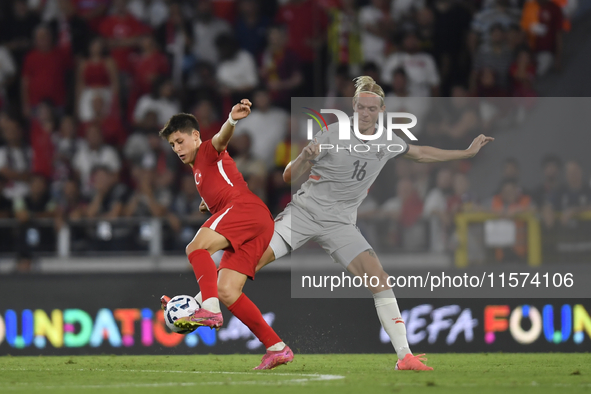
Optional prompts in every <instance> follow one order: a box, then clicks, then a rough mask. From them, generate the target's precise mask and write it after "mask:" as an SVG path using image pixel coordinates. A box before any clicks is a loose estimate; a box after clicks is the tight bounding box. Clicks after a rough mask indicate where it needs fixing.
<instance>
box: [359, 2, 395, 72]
mask: <svg viewBox="0 0 591 394" xmlns="http://www.w3.org/2000/svg"><path fill="white" fill-rule="evenodd" d="M359 25H360V26H361V48H362V50H363V61H365V62H374V63H376V64H377V65H379V66H381V65H382V64H383V62H384V52H385V50H386V42H387V41H386V38H387V37H389V36H390V33H391V29H392V27H393V23H392V19H391V16H390V8H389V4H388V0H372V1H371V4H370V5H366V6H364V7H361V9H360V10H359Z"/></svg>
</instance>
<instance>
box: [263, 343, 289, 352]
mask: <svg viewBox="0 0 591 394" xmlns="http://www.w3.org/2000/svg"><path fill="white" fill-rule="evenodd" d="M285 346H286V345H285V343H283V342H277V343H276V344H275V345H273V346H271V347H268V348H267V350H269V351H271V352H278V351H281V350H283V349H284V348H285Z"/></svg>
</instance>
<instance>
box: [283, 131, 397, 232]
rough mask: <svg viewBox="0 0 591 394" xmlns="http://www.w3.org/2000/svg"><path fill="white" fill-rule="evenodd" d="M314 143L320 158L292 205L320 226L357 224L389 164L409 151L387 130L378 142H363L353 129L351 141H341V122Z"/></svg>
mask: <svg viewBox="0 0 591 394" xmlns="http://www.w3.org/2000/svg"><path fill="white" fill-rule="evenodd" d="M351 123H353V120H352V119H351ZM377 127H378V126H377V125H376V128H377ZM314 142H317V143H318V144H321V151H320V154H319V155H318V157H317V158H316V160H315V162H314V165H313V166H312V171H311V173H310V177H309V179H308V180H307V181H306V182H305V183H304V184H303V185H302V187H301V188H300V189H299V190H298V191H297V192H296V193H295V194H294V195H293V198H292V202H293V204H295V205H297V206H298V207H300V208H302V209H304V210H306V211H307V212H308V213H310V214H311V215H312V217H313V219H314V220H316V221H320V222H323V221H325V222H340V223H345V224H355V223H356V222H357V208H358V207H359V205H360V204H361V202H362V201H363V199H364V198H365V197H366V196H367V194H368V192H369V188H370V187H371V185H372V184H373V183H374V181H375V180H376V178H377V177H378V175H379V173H380V171H381V170H382V168H383V167H384V165H386V162H387V161H388V160H390V159H392V158H394V157H396V156H399V155H402V154H405V153H406V152H407V151H408V145H407V144H406V142H404V140H402V139H401V138H400V137H398V136H396V135H395V134H393V135H392V140H388V139H387V133H386V130H383V131H382V135H381V136H380V138H378V139H376V140H372V141H363V140H360V139H359V138H357V136H355V134H354V133H353V130H352V129H351V139H350V140H348V141H344V140H339V125H338V122H335V123H332V124H330V125H328V131H326V130H325V129H322V130H321V131H320V132H319V133H318V134H317V135H316V137H315V139H314ZM330 146H333V148H331V149H329V147H330Z"/></svg>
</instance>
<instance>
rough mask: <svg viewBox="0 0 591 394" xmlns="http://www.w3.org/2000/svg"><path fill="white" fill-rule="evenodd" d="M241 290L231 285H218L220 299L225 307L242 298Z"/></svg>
mask: <svg viewBox="0 0 591 394" xmlns="http://www.w3.org/2000/svg"><path fill="white" fill-rule="evenodd" d="M240 293H241V291H240V289H238V288H236V287H235V286H233V285H232V284H230V283H218V298H219V299H220V301H221V302H222V303H223V304H224V305H225V306H230V305H232V304H233V303H234V302H235V301H236V300H237V299H238V297H240Z"/></svg>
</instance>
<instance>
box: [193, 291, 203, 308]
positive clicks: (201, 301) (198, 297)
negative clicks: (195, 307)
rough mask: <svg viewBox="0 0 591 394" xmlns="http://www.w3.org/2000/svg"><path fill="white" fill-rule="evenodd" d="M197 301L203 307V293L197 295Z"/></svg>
mask: <svg viewBox="0 0 591 394" xmlns="http://www.w3.org/2000/svg"><path fill="white" fill-rule="evenodd" d="M195 301H197V303H198V304H199V305H201V306H203V297H201V292H199V293H197V295H196V296H195Z"/></svg>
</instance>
